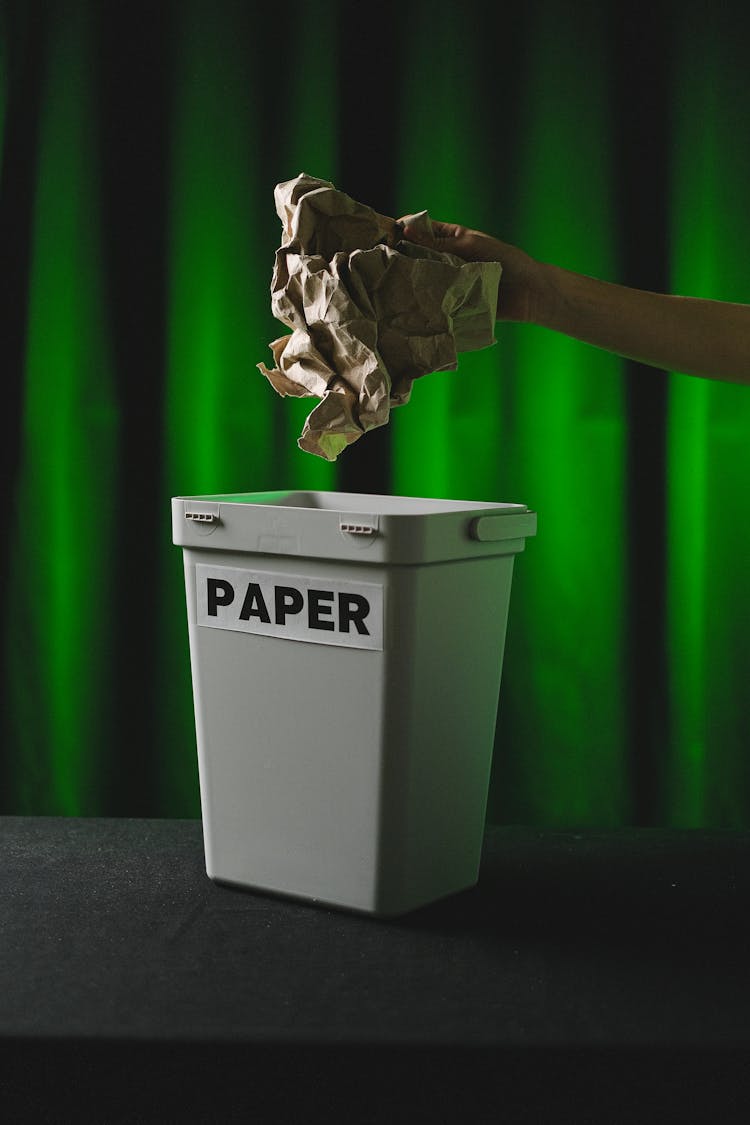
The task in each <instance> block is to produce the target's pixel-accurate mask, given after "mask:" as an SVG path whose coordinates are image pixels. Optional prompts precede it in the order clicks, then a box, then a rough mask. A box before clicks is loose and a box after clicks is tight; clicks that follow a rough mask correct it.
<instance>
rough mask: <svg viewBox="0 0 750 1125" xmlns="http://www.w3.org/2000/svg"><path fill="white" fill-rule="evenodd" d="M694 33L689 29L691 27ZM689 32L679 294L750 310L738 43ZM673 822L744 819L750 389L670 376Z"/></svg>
mask: <svg viewBox="0 0 750 1125" xmlns="http://www.w3.org/2000/svg"><path fill="white" fill-rule="evenodd" d="M688 26H689V25H688ZM688 26H686V27H685V28H684V29H683V30H682V31H681V33H680V34H679V35H678V37H677V41H676V44H675V56H674V58H675V61H674V64H673V98H674V106H675V120H674V136H675V145H674V149H675V157H674V162H673V180H672V201H673V206H672V216H673V222H672V232H671V234H672V246H673V253H672V288H673V291H674V292H678V293H685V294H690V295H693V296H699V297H708V298H714V299H719V300H729V301H740V302H742V301H745V302H746V301H747V300H748V295H747V261H748V255H750V234H749V233H748V230H747V220H746V214H745V211H746V201H745V194H746V190H747V184H748V183H749V182H750V153H749V152H748V150H747V145H746V144H744V143H743V144H740V143H738V142H739V138H743V141H744V137H745V136H746V132H747V120H748V114H750V95H749V94H748V91H747V89H746V67H745V65H744V60H742V59H741V58H740V57H739V55H738V48H737V46H736V45H734V44H732V43H730V42H729V41H727V40H726V39H722V40H721V41H719V40H718V39H717V38H716V36H715V34H714V32H713V31H711V30H707V31H706V33H705V34H704V35H702V36H701V38H700V41H699V42H698V41H697V39H696V38H695V37H694V36H693V35H690V34H689V33H688ZM669 392H670V397H669V423H668V466H667V472H668V488H669V522H668V529H667V532H668V567H669V570H668V575H669V601H668V630H669V646H670V647H669V653H670V720H671V721H670V726H671V734H670V746H669V756H668V769H669V778H670V786H669V790H668V791H669V794H670V798H669V808H668V819H669V822H670V823H672V824H676V825H683V826H688V827H697V826H701V825H705V824H711V825H723V826H733V825H740V824H742V823H744V818H746V815H747V808H746V796H745V794H746V776H747V774H746V766H745V763H744V759H745V757H746V750H747V738H748V733H750V732H749V730H748V720H747V716H746V714H745V710H746V708H745V699H746V694H747V686H746V669H747V666H748V660H749V659H750V643H749V641H748V628H747V622H748V613H749V612H750V593H749V592H748V585H747V574H746V559H747V557H748V552H750V531H749V530H748V522H749V521H748V520H747V519H746V518H745V517H744V515H743V513H745V512H746V511H747V498H748V495H750V451H749V447H748V441H747V434H748V432H750V397H749V396H748V394H747V389H746V388H743V387H738V386H734V385H731V384H723V383H718V382H713V381H712V382H706V381H702V380H699V379H694V378H690V377H688V376H684V375H679V374H675V375H672V376H670V387H669Z"/></svg>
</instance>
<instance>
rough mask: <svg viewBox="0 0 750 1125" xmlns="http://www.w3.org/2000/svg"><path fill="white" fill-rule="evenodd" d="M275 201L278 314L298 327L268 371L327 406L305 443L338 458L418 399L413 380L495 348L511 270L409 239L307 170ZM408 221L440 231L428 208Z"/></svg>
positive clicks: (280, 386)
mask: <svg viewBox="0 0 750 1125" xmlns="http://www.w3.org/2000/svg"><path fill="white" fill-rule="evenodd" d="M274 199H275V202H276V212H277V214H278V216H279V218H280V219H281V222H282V226H283V234H282V240H281V247H280V248H279V249H278V250H277V251H276V259H275V263H274V270H273V279H272V282H271V309H272V311H273V314H274V316H275V317H276V318H277V319H278V320H280V321H282V323H284V324H286V325H287V326H288V327H289V328H291V329H292V332H291V334H290V335H286V336H282V337H280V338H279V339H278V340H274V341H273V342H272V343H271V345H270V347H271V351H272V352H273V358H274V361H275V364H276V366H275V367H274V368H273V369H271V370H269V368H267V367H266V366H265V364H263V363H259V364H258V367H259V369H260V370H261V371H262V372H263V374H264V375H265V376H266V377H267V378H268V379H269V381H270V382H271V384H272V386H273V387H274V388H275V389H276V390H277V391H278V392H279V394H281V395H293V396H295V397H299V396H313V397H317V398H319V399H320V400H321V401H320V402H319V403H318V405H317V406H316V407H315V408H314V410H313V411H312V412H311V413H310V415H309V417H308V418H307V420H306V422H305V426H304V429H303V431H302V435H301V437H300V438H299V441H298V445H299V447H300V448H301V449H304V450H307V452H309V453H315V454H317V455H318V456H319V457H325V458H326V460H328V461H334V460H335V459H336V457H338V455H339V453H341V451H342V450H343V449H345V448H346V446H347V445H350V444H351V443H352V442H354V441H356V440H357V439H358V438H360V437H361V436H362V434H363V433H366V432H367V430H371V429H373V428H374V427H375V426H382V425H384V424H385V423H386V422H387V421H388V418H389V416H390V410H391V407H392V406H401V405H403V404H404V403H406V402H408V401H409V397H410V395H411V386H412V383H413V381H414V379H416V378H418V377H419V376H421V375H426V374H428V373H429V372H432V371H449V370H455V368H456V367H457V366H458V359H457V352H459V351H474V350H476V349H478V348H486V347H489V346H490V345H491V344H494V343H495V337H494V324H495V313H496V309H497V291H498V285H499V283H500V275H501V273H502V267H501V266H500V263H499V262H464V261H463V260H462V259H461V258H457V257H455V256H454V255H453V254H443V253H439V252H437V251H434V250H429V249H427V248H426V247H423V246H419V245H417V244H416V243H413V242H406V241H403V240H399V236H400V230H401V228H400V226H399V224H398V223H397V222H396V221H395V220H394V219H390V218H388V217H387V216H384V215H379V214H378V213H377V212H376V211H373V210H372V208H370V207H367V206H365V205H364V204H362V203H357V202H355V200H353V199H350V197H349V196H348V195H345V194H344V193H343V192H341V191H337V190H336V188H335V187H334V186H333V184H331V183H329V182H328V181H327V180H318V179H315V178H314V177H313V176H308V175H306V174H305V173H301V174H300V175H299V176H297V177H296V179H294V180H287V181H286V182H285V183H281V184H278V185H277V186H276V188H275V191H274ZM408 221H409V224H410V225H417V224H419V225H421V226H422V227H423V229H424V230H425V231H427V232H431V229H432V228H431V222H430V217H429V215H428V214H427V212H426V211H421V212H420V213H419V214H417V215H413V216H410V217H409V220H408Z"/></svg>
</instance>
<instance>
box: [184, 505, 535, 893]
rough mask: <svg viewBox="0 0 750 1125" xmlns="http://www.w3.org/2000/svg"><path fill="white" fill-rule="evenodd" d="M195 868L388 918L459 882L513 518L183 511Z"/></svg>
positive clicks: (473, 875)
mask: <svg viewBox="0 0 750 1125" xmlns="http://www.w3.org/2000/svg"><path fill="white" fill-rule="evenodd" d="M172 518H173V539H174V542H175V543H176V544H178V545H180V546H181V547H182V548H183V553H184V562H185V582H186V593H187V611H188V622H189V632H190V658H191V666H192V677H193V693H194V702H195V721H196V733H197V744H198V765H199V775H200V792H201V806H202V816H203V832H204V841H205V852H206V871H207V873H208V875H209V876H210V877H211V878H212V879H215V880H218V881H221V882H225V883H231V884H236V885H239V886H243V887H252V888H254V889H257V890H261V891H270V892H276V893H281V894H284V895H290V896H295V897H299V898H304V899H307V900H313V901H315V902H319V903H321V904H326V905H330V906H336V907H343V908H346V909H349V910H356V911H364V912H367V913H373V914H381V915H393V914H401V913H404V912H406V911H409V910H412V909H414V908H416V907H419V906H421V905H423V904H425V903H428V902H431V901H433V900H434V899H437V898H441V897H442V896H444V895H448V894H451V893H453V892H455V891H460V890H462V889H465V888H466V887H470V886H473V885H474V883H476V881H477V878H478V873H479V860H480V853H481V847H482V839H483V832H484V820H485V811H486V804H487V789H488V783H489V776H490V766H491V761H492V747H493V738H494V731H495V720H496V714H497V704H498V692H499V687H500V675H501V670H502V661H503V650H504V644H505V627H506V622H507V616H508V603H509V598H510V587H511V577H512V573H513V559H514V556H515V555H516V554H518V553H519V551H522V550H523V549H524V545H525V540H526V537H527V536H530V535H534V534H535V533H536V514H535V513H534V512H531V511H529V510H528V508H526V506H525V505H523V504H488V503H475V502H471V501H452V500H424V499H417V498H412V497H401V496H373V495H360V494H354V493H336V492H266V493H248V494H244V495H238V496H201V497H178V498H175V499H173V501H172Z"/></svg>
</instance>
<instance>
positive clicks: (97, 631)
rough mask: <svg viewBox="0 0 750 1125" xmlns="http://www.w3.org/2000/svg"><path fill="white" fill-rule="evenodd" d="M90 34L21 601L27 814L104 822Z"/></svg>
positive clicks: (35, 258)
mask: <svg viewBox="0 0 750 1125" xmlns="http://www.w3.org/2000/svg"><path fill="white" fill-rule="evenodd" d="M89 35H90V29H89V27H88V25H87V23H86V15H85V11H84V10H83V9H79V10H78V13H77V16H76V17H75V18H70V19H66V20H65V21H62V20H61V21H60V22H59V24H56V25H54V26H53V34H52V35H51V42H50V51H49V65H48V74H47V80H46V84H45V89H44V95H43V99H42V107H43V111H42V120H41V127H40V147H39V176H38V185H37V193H36V199H35V204H34V231H33V248H32V258H31V278H30V300H29V327H28V349H27V357H26V398H25V404H24V415H23V426H22V463H21V471H20V477H19V483H18V492H17V515H16V518H17V526H16V529H15V532H14V537H13V542H14V554H13V558H12V562H11V581H10V596H9V616H10V626H9V648H10V651H9V667H10V682H11V700H12V703H11V706H12V709H13V715H12V718H11V725H12V726H13V727H14V728H15V730H14V734H15V738H16V740H17V746H18V758H17V791H18V793H19V797H20V802H21V807H22V808H23V807H24V805H25V804H28V803H29V801H30V800H34V802H35V803H34V805H33V811H34V812H36V813H57V814H67V815H76V814H81V813H84V812H87V811H88V812H89V813H90V814H91V813H93V812H95V811H96V804H95V801H96V794H97V785H98V779H99V778H100V776H101V774H100V767H99V765H98V758H97V755H99V754H101V753H102V749H103V748H105V749H106V743H107V738H106V722H107V717H108V707H109V706H110V692H111V686H112V685H111V683H110V680H109V679H108V666H107V660H106V657H107V655H108V653H109V652H110V651H111V637H110V624H111V622H110V607H111V596H112V590H111V577H110V559H111V552H112V540H113V531H114V528H113V516H114V512H113V509H112V504H111V500H112V497H113V496H114V495H115V471H114V466H115V463H116V454H117V448H116V444H117V406H116V403H115V399H114V393H113V386H112V379H111V369H110V358H109V349H108V335H107V327H106V317H105V309H104V303H103V300H102V296H101V294H102V288H103V287H102V276H101V263H100V251H99V230H98V217H97V195H96V184H97V179H98V169H97V166H96V158H95V153H94V150H93V145H92V137H94V136H95V135H96V123H95V117H94V112H93V104H92V92H91V87H90V73H89V67H90V65H91V50H90V39H89ZM40 795H41V804H42V806H43V807H40V803H39V797H40ZM30 811H31V810H30Z"/></svg>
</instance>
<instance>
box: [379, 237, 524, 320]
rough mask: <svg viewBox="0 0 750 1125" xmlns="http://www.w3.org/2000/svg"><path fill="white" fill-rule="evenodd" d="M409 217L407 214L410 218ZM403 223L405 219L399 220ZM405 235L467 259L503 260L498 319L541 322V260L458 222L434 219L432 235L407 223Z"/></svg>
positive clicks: (409, 239)
mask: <svg viewBox="0 0 750 1125" xmlns="http://www.w3.org/2000/svg"><path fill="white" fill-rule="evenodd" d="M408 217H409V216H406V218H408ZM399 221H400V222H401V223H402V224H403V223H405V219H401V220H399ZM403 238H405V239H406V240H407V241H409V242H415V243H417V244H418V245H420V246H426V247H427V248H428V249H430V250H440V251H442V252H443V253H447V254H455V256H456V257H457V258H463V259H464V261H466V262H500V264H501V265H502V267H503V274H502V278H501V280H500V292H499V295H498V308H497V320H508V321H524V322H527V323H528V322H537V321H538V316H539V314H538V306H539V303H540V301H541V299H542V297H543V294H544V289H545V286H544V267H543V266H542V264H541V263H540V262H535V261H534V259H533V258H531V257H529V255H528V254H526V253H524V251H523V250H519V249H518V247H517V246H511V245H510V244H509V243H507V242H501V241H500V240H499V239H497V238H492V237H491V235H489V234H484V233H483V232H482V231H479V230H470V229H469V228H468V227H462V226H459V225H458V224H456V223H442V222H437V221H436V220H434V219H433V220H432V238H430V237H429V236H427V235H424V234H422V233H421V231H420V230H419V229H418V228H417V227H410V226H408V225H405V226H404V228H403Z"/></svg>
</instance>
